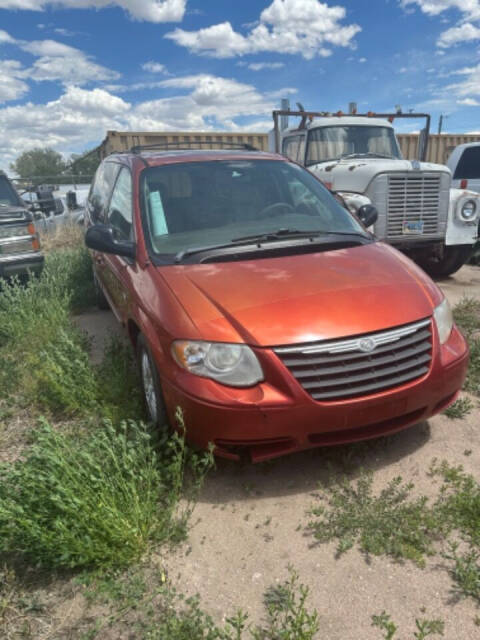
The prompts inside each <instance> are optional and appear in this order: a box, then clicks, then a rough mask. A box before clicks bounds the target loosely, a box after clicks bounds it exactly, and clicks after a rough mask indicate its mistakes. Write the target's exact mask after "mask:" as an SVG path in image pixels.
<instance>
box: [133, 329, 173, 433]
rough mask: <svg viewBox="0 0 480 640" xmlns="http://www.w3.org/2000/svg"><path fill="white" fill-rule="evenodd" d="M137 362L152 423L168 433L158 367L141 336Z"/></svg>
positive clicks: (139, 337) (138, 341) (138, 342)
mask: <svg viewBox="0 0 480 640" xmlns="http://www.w3.org/2000/svg"><path fill="white" fill-rule="evenodd" d="M137 361H138V368H139V370H140V381H141V385H142V392H143V399H144V401H145V406H146V409H147V413H148V417H149V419H150V422H152V423H153V424H154V425H155V426H156V427H159V428H160V429H161V430H162V431H168V429H169V427H168V419H167V411H166V408H165V401H164V399H163V394H162V387H161V384H160V378H159V376H158V371H157V366H156V364H155V360H154V359H153V356H152V352H151V351H150V348H149V346H148V344H147V341H146V340H145V338H144V337H143V336H142V335H141V334H140V335H139V336H138V340H137Z"/></svg>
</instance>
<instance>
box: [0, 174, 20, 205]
mask: <svg viewBox="0 0 480 640" xmlns="http://www.w3.org/2000/svg"><path fill="white" fill-rule="evenodd" d="M0 204H2V205H7V206H12V207H19V206H21V203H20V202H19V199H18V196H17V194H16V193H15V190H14V189H13V187H12V185H11V184H10V182H9V181H8V180H7V178H6V177H5V176H0Z"/></svg>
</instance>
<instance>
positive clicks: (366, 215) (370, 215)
mask: <svg viewBox="0 0 480 640" xmlns="http://www.w3.org/2000/svg"><path fill="white" fill-rule="evenodd" d="M357 216H358V217H359V218H360V221H361V222H362V223H363V224H364V225H365V226H366V227H367V229H368V227H371V226H372V224H375V222H376V221H377V220H378V211H377V208H376V207H374V206H373V204H364V205H363V207H360V208H359V209H358V211H357Z"/></svg>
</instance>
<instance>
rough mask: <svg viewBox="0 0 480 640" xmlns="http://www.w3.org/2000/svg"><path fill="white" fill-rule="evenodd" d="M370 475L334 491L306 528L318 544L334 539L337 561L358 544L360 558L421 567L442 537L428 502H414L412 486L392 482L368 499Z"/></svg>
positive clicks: (371, 489)
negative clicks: (378, 557) (410, 562)
mask: <svg viewBox="0 0 480 640" xmlns="http://www.w3.org/2000/svg"><path fill="white" fill-rule="evenodd" d="M372 485H373V476H372V474H365V475H362V476H361V477H360V478H359V480H358V481H357V484H356V486H355V485H354V484H353V483H350V482H348V481H347V480H346V479H345V480H344V481H343V482H342V483H341V484H340V485H339V486H333V487H332V488H331V490H330V492H329V494H328V495H327V496H325V498H326V501H327V505H328V506H327V507H323V506H320V507H315V508H313V509H312V510H311V514H312V515H313V516H315V519H314V520H312V521H310V522H309V524H308V530H309V531H310V532H312V533H313V535H314V537H315V539H316V540H318V542H329V541H331V540H334V539H338V546H337V554H338V555H341V554H343V553H345V552H346V551H347V550H348V549H351V548H352V547H353V546H354V544H355V543H358V545H359V547H360V549H361V550H362V551H363V552H364V553H365V554H367V555H368V554H373V555H383V554H386V555H390V556H393V557H394V558H397V559H401V558H405V559H410V560H413V561H415V562H416V563H417V564H419V565H423V564H424V556H425V555H430V554H432V553H433V551H434V550H433V542H434V540H435V539H436V537H437V536H438V535H439V534H440V533H441V531H442V526H441V521H440V519H439V518H438V517H437V514H436V513H435V512H434V511H433V510H432V509H431V508H430V507H429V506H428V504H427V498H426V497H424V496H422V497H420V498H413V497H412V496H411V493H412V489H413V485H411V484H402V479H401V478H400V477H397V478H394V479H393V480H392V481H391V482H389V484H388V485H387V486H386V487H385V488H384V489H382V490H381V491H380V493H379V494H378V495H375V494H374V493H373V488H372Z"/></svg>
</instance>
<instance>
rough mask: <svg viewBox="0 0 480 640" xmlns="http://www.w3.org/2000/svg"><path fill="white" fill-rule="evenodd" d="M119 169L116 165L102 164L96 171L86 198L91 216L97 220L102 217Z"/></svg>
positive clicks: (110, 163)
mask: <svg viewBox="0 0 480 640" xmlns="http://www.w3.org/2000/svg"><path fill="white" fill-rule="evenodd" d="M119 168H120V166H119V165H118V164H115V163H113V162H104V163H102V164H101V165H100V166H99V167H98V169H97V173H96V174H95V180H94V182H93V186H92V190H91V191H90V195H89V197H88V201H89V203H90V206H91V208H92V215H93V217H94V218H96V219H97V220H99V219H101V218H103V217H104V213H105V207H106V206H107V203H108V200H109V197H110V193H111V192H112V187H113V185H114V183H115V178H116V176H117V173H118V170H119Z"/></svg>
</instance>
